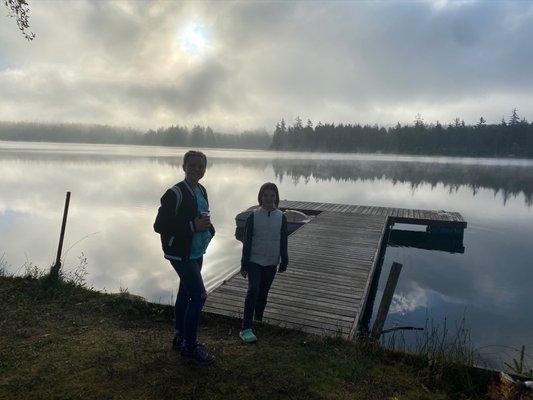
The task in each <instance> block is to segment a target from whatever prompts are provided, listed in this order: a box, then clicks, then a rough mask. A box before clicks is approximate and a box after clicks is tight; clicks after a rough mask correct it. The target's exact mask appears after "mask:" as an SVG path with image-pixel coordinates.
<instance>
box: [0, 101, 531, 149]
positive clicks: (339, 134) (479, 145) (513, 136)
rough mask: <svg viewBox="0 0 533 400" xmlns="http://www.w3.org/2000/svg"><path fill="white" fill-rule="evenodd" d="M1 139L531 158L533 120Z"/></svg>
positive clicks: (81, 129) (48, 127) (85, 128)
mask: <svg viewBox="0 0 533 400" xmlns="http://www.w3.org/2000/svg"><path fill="white" fill-rule="evenodd" d="M0 140H15V141H47V142H74V143H104V144H107V143H109V144H136V145H154V146H179V147H212V148H237V149H263V150H266V149H270V150H285V151H320V152H343V153H350V152H359V153H395V154H415V155H422V154H427V155H443V156H473V157H527V158H533V123H530V122H528V121H527V120H526V119H525V118H521V117H520V116H519V115H518V111H517V110H516V109H514V110H513V111H512V112H511V115H510V116H509V117H508V118H507V119H505V118H502V120H501V122H500V123H499V124H487V123H486V121H485V119H484V118H483V117H481V118H480V119H479V121H478V123H477V124H475V125H466V124H465V122H464V121H463V120H460V119H459V118H456V119H455V121H454V122H452V123H451V124H449V125H446V126H445V125H442V124H441V123H439V122H438V121H437V122H436V123H434V124H428V123H426V122H424V120H423V119H422V117H421V116H420V115H417V117H416V119H415V121H414V122H413V124H405V125H401V124H400V123H398V124H397V125H396V126H394V127H390V128H384V127H379V126H378V125H360V124H354V125H352V124H338V125H335V124H330V123H327V124H323V123H321V122H319V123H318V124H317V125H316V126H314V125H313V123H312V122H311V121H310V120H308V121H307V123H306V124H305V125H304V124H303V123H302V120H301V119H300V118H296V120H295V122H294V124H293V125H291V126H288V125H287V124H286V122H285V120H284V119H282V120H281V121H280V122H278V123H277V124H276V127H275V131H274V135H273V136H271V135H269V134H268V133H267V132H266V131H264V130H262V131H248V132H242V133H240V134H227V133H219V132H214V131H213V130H212V129H211V128H210V127H207V128H205V127H201V126H198V125H196V126H194V127H193V128H192V129H190V128H188V127H185V126H179V125H177V126H171V127H168V128H159V129H157V130H153V129H150V130H148V131H147V132H142V131H139V130H134V129H129V128H119V127H112V126H106V125H84V124H49V123H47V124H44V123H30V122H0Z"/></svg>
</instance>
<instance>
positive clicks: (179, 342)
mask: <svg viewBox="0 0 533 400" xmlns="http://www.w3.org/2000/svg"><path fill="white" fill-rule="evenodd" d="M183 346H184V341H183V338H182V337H180V336H178V335H176V336H174V338H173V339H172V350H174V351H181V350H182V349H183Z"/></svg>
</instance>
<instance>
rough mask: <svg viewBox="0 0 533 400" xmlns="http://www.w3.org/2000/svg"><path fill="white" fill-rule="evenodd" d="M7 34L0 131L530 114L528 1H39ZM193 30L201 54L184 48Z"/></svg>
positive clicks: (532, 9)
mask: <svg viewBox="0 0 533 400" xmlns="http://www.w3.org/2000/svg"><path fill="white" fill-rule="evenodd" d="M4 22H5V23H2V24H1V26H0V119H4V120H41V121H43V120H44V121H47V120H50V121H58V120H60V121H79V122H95V123H111V124H118V125H131V126H136V127H141V128H151V127H157V126H161V125H168V124H172V123H173V124H176V123H180V124H194V123H201V124H210V125H211V126H213V127H215V128H217V129H222V130H227V131H232V130H240V129H248V128H257V127H266V128H268V129H271V128H272V127H273V125H274V124H275V122H276V121H277V120H278V119H279V118H281V117H285V118H287V119H288V120H292V119H293V118H294V117H296V116H297V115H300V116H302V117H304V118H307V117H309V118H311V119H313V120H314V121H318V120H321V121H334V122H365V123H380V124H394V123H395V122H396V121H401V122H410V121H412V119H413V117H414V115H415V114H416V113H419V112H420V113H421V114H422V115H423V116H424V117H425V118H426V119H427V120H431V121H434V120H436V119H439V120H441V121H442V122H449V121H451V120H453V118H455V117H456V116H459V117H462V118H464V119H465V120H466V121H468V122H473V121H475V120H477V119H478V118H479V116H480V115H484V116H485V118H486V119H488V120H489V122H496V121H499V119H500V118H501V117H502V115H504V114H506V113H508V112H509V110H510V109H511V108H513V107H518V108H519V110H521V111H522V113H523V114H524V115H525V116H526V117H527V118H529V119H533V115H528V114H527V112H528V110H531V109H532V106H533V96H532V95H531V93H532V92H533V91H532V89H533V73H531V71H530V68H529V66H530V65H531V64H533V53H532V52H530V51H528V50H527V49H528V48H529V40H530V37H531V36H532V34H533V23H532V22H533V5H532V4H530V3H527V2H480V1H464V2H463V1H461V2H456V1H442V0H440V1H426V2H313V3H308V2H283V3H277V2H276V3H267V2H249V3H243V2H185V3H174V2H143V1H131V2H129V1H119V2H92V1H76V2H69V3H64V2H61V3H59V2H45V3H43V2H34V3H32V4H31V24H32V30H33V31H34V32H36V33H37V38H36V40H34V41H33V42H31V43H28V42H26V41H25V40H24V39H23V38H22V37H21V35H20V33H19V32H18V30H17V28H16V25H15V24H14V21H11V20H8V19H6V20H5V21H4ZM191 22H194V23H195V24H198V25H199V26H201V27H202V30H203V31H205V32H206V41H207V50H206V51H205V52H202V53H201V54H200V53H199V54H197V53H195V52H190V51H189V52H188V51H187V49H186V46H184V45H183V43H182V42H181V39H180V34H181V33H182V30H183V29H184V27H185V26H187V24H190V23H191Z"/></svg>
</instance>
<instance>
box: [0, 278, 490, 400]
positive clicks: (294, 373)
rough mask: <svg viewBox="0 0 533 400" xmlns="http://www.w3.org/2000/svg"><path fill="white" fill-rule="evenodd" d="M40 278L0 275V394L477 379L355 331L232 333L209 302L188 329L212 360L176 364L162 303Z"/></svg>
mask: <svg viewBox="0 0 533 400" xmlns="http://www.w3.org/2000/svg"><path fill="white" fill-rule="evenodd" d="M47 282H48V281H47V280H46V277H43V276H38V275H35V274H34V275H30V276H27V277H24V278H22V277H6V276H0V331H1V335H0V399H77V398H83V399H158V400H159V399H204V398H205V399H211V400H215V399H254V400H260V399H269V400H270V399H447V398H460V399H465V398H481V397H482V396H481V394H482V391H483V390H485V388H484V387H477V388H476V387H473V386H465V387H457V385H455V386H454V385H450V384H449V382H447V381H446V380H445V378H442V379H440V380H435V377H434V376H433V372H432V370H431V368H430V365H429V364H428V362H427V361H426V360H424V359H423V358H422V357H418V356H413V355H408V354H404V353H395V352H391V351H388V350H385V349H382V348H381V347H380V346H378V345H377V344H375V343H370V342H365V341H358V342H348V341H345V340H342V339H335V338H329V339H327V338H321V337H317V336H312V335H305V334H302V333H301V332H297V331H291V330H286V329H281V328H276V327H271V326H267V325H258V326H257V335H258V337H259V342H258V343H257V344H255V345H244V344H243V343H241V342H240V340H239V338H238V335H237V333H238V329H239V321H238V320H235V319H231V318H225V317H220V316H215V315H210V314H204V315H203V320H202V323H201V326H200V332H199V336H200V339H201V340H202V341H203V342H205V343H206V345H207V347H208V348H209V349H210V350H212V351H213V352H214V354H215V355H216V357H217V362H216V364H214V365H212V366H209V367H203V368H202V367H196V366H185V365H182V364H181V362H180V359H179V355H178V354H176V353H175V352H172V351H171V350H170V339H171V335H172V330H173V324H172V309H171V307H169V306H163V305H156V304H151V303H147V302H145V301H143V300H142V299H140V298H138V297H135V296H130V295H129V294H128V293H127V292H126V291H123V292H122V293H120V294H104V293H101V292H97V291H94V290H90V289H87V288H84V287H82V286H81V285H79V284H75V283H73V282H64V281H61V282H60V283H59V284H57V285H50V284H49V283H47ZM446 371H448V372H449V371H453V368H447V369H446ZM448 379H449V377H448ZM452 379H453V378H452Z"/></svg>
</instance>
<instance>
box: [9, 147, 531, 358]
mask: <svg viewBox="0 0 533 400" xmlns="http://www.w3.org/2000/svg"><path fill="white" fill-rule="evenodd" d="M185 151H186V149H176V148H157V147H135V146H104V145H78V144H47V143H10V142H0V193H1V195H0V234H1V238H2V241H1V243H0V257H2V254H3V258H2V264H3V267H4V269H7V271H9V272H14V273H23V272H24V270H25V268H26V266H27V265H28V264H29V263H33V264H34V265H37V266H38V267H40V268H43V269H47V268H48V267H49V266H50V265H51V263H52V262H53V260H54V258H55V251H56V248H57V240H58V235H59V228H60V222H61V215H62V210H63V204H64V197H65V192H66V191H67V190H70V191H72V198H71V207H70V213H69V219H68V224H67V235H66V239H65V240H66V242H65V246H64V248H65V249H68V251H67V253H66V256H65V268H66V269H67V270H74V269H75V268H76V266H77V265H78V264H79V263H80V260H79V258H80V257H86V258H87V262H88V264H87V271H88V277H87V279H88V283H89V285H92V286H94V287H95V288H97V289H105V290H107V291H112V292H115V291H119V289H120V288H121V287H122V288H128V290H129V291H130V292H132V293H136V294H139V295H142V296H144V297H146V298H147V299H149V300H152V301H158V302H163V303H169V302H171V301H172V298H173V296H174V295H175V291H176V288H177V283H178V280H177V277H176V275H175V273H174V271H173V270H172V269H171V267H170V265H169V264H168V262H167V261H166V260H164V259H163V258H162V254H161V250H160V244H159V239H158V236H157V235H156V234H155V233H154V232H153V230H152V223H153V220H154V217H155V214H156V211H157V207H158V204H159V198H160V196H161V194H162V193H163V192H164V191H165V189H166V188H168V187H169V186H171V185H173V184H174V183H176V182H177V181H179V180H181V179H182V177H183V173H182V170H181V167H179V164H180V161H181V156H182V155H183V153H184V152H185ZM205 152H206V154H207V156H208V158H209V165H208V170H207V173H206V175H205V178H204V179H203V181H202V182H203V184H204V185H205V186H206V187H207V188H208V191H209V195H210V202H211V215H212V221H213V222H214V224H215V226H216V228H217V235H216V237H215V238H214V240H213V242H212V244H211V246H210V247H209V250H208V253H207V255H206V258H205V264H204V265H205V268H204V271H203V272H204V278H205V280H206V283H207V286H208V287H213V285H215V284H216V283H217V282H219V281H220V280H222V279H224V278H225V277H227V276H228V275H231V274H232V273H233V272H234V271H235V270H236V269H237V268H238V265H239V260H240V250H241V248H240V243H239V242H237V241H236V240H235V239H234V236H233V234H234V228H235V226H234V216H235V214H237V213H238V212H240V211H241V210H243V209H245V208H247V207H248V206H250V205H252V204H254V203H255V201H256V196H257V190H258V188H259V186H260V184H261V183H263V182H266V181H273V182H276V183H277V184H278V185H279V188H280V193H281V197H282V198H284V199H291V200H309V201H323V202H334V203H347V204H366V205H380V206H391V207H405V208H422V209H445V210H453V211H458V212H460V213H462V215H463V216H464V218H465V219H466V220H467V221H468V229H467V230H466V231H465V238H464V245H465V252H464V254H451V253H447V252H441V251H428V250H420V249H415V248H407V247H389V248H387V252H386V255H385V262H384V267H383V273H382V275H381V281H380V289H381V288H382V287H383V286H384V281H385V280H386V278H387V276H388V269H389V267H390V264H391V263H392V262H393V261H398V262H400V263H402V264H403V270H402V273H401V276H400V280H399V283H398V287H397V290H396V295H395V297H394V301H393V305H392V310H391V312H392V314H391V315H390V316H389V318H388V320H387V323H386V326H385V328H388V327H392V326H397V325H401V326H405V325H412V326H423V325H424V321H425V320H426V318H427V317H428V316H429V317H431V318H433V319H434V320H435V321H436V322H437V323H438V322H439V321H440V322H442V321H443V318H444V317H447V319H448V321H449V324H450V325H452V327H453V326H454V324H455V322H457V321H460V320H461V318H462V317H463V315H465V316H466V323H467V325H468V327H469V328H470V330H471V336H472V341H473V343H474V345H475V346H476V348H477V349H478V354H479V359H480V361H482V362H486V363H488V364H489V365H501V362H502V360H503V361H508V359H509V357H511V356H516V353H514V352H513V350H511V349H507V348H505V347H502V346H509V347H512V348H517V347H519V346H521V345H526V349H527V351H528V352H529V353H530V354H531V353H533V309H532V305H533V301H532V299H533V296H532V287H533V261H532V260H533V224H532V222H533V209H532V204H533V162H532V161H524V160H499V159H496V160H494V159H471V158H466V159H452V158H443V157H439V158H430V157H405V156H374V155H332V154H305V153H298V154H293V153H286V154H285V153H270V152H262V151H242V150H206V151H205ZM380 293H381V292H380V291H378V301H379V298H380ZM409 335H412V333H408V332H406V333H405V336H409ZM493 345H498V346H497V347H494V346H493Z"/></svg>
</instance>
